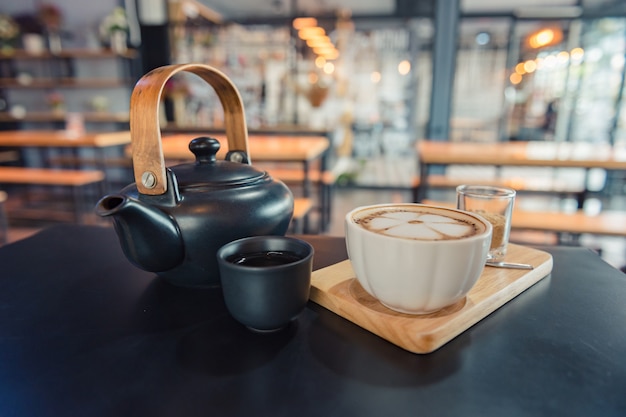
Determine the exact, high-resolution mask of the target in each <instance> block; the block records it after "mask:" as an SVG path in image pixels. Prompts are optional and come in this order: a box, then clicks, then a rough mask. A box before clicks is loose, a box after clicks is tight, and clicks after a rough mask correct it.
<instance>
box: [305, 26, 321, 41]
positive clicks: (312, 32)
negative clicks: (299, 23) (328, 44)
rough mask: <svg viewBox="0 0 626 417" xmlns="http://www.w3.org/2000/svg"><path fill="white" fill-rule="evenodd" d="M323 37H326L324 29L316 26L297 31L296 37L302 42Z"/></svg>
mask: <svg viewBox="0 0 626 417" xmlns="http://www.w3.org/2000/svg"><path fill="white" fill-rule="evenodd" d="M324 35H326V31H324V29H322V28H321V27H318V26H315V27H306V28H302V29H300V30H299V31H298V36H299V37H300V39H303V40H307V39H311V38H316V37H319V36H324Z"/></svg>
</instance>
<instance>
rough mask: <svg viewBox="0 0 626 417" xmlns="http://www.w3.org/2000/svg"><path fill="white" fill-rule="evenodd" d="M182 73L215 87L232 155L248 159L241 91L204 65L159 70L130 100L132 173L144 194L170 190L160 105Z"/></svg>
mask: <svg viewBox="0 0 626 417" xmlns="http://www.w3.org/2000/svg"><path fill="white" fill-rule="evenodd" d="M181 71H187V72H191V73H193V74H196V75H197V76H199V77H200V78H202V79H203V80H204V81H206V82H207V83H209V84H210V85H211V86H212V87H213V89H214V90H215V92H216V93H217V96H218V97H219V99H220V102H221V103H222V107H223V108H224V123H225V125H226V137H227V138H228V149H229V154H230V153H232V152H233V151H236V152H243V153H245V155H244V156H245V157H246V158H247V159H248V160H249V158H248V129H247V127H246V119H245V116H244V110H243V102H242V100H241V96H240V95H239V91H237V88H236V87H235V85H234V84H233V83H232V81H230V79H229V78H228V77H227V76H226V75H225V74H223V73H222V72H221V71H219V70H217V69H215V68H213V67H211V66H208V65H204V64H177V65H166V66H163V67H160V68H156V69H154V70H152V71H150V72H149V73H147V74H146V75H144V76H143V77H142V78H141V79H140V80H139V81H138V82H137V84H136V85H135V88H134V89H133V93H132V95H131V98H130V136H131V141H132V149H133V170H134V174H135V182H136V184H137V189H138V190H139V192H140V193H142V194H148V195H160V194H164V193H165V192H166V191H167V181H166V177H165V159H164V158H163V146H162V144H161V127H160V125H159V104H160V102H161V95H162V93H163V88H164V87H165V83H166V82H167V80H169V79H170V78H171V77H172V76H173V75H174V74H176V73H178V72H181ZM246 158H244V159H246Z"/></svg>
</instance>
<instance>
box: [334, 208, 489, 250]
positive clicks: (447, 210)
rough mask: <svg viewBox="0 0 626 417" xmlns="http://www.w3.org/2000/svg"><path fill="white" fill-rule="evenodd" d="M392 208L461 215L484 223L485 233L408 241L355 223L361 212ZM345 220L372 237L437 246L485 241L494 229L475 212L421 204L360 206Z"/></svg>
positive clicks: (349, 213) (347, 215)
mask: <svg viewBox="0 0 626 417" xmlns="http://www.w3.org/2000/svg"><path fill="white" fill-rule="evenodd" d="M390 207H424V208H432V209H435V210H443V211H446V212H452V213H461V214H463V215H466V216H468V217H471V218H473V219H476V220H477V221H479V222H480V223H482V224H483V226H484V231H482V232H479V233H476V234H475V235H472V236H466V237H461V238H459V239H453V240H428V239H424V240H422V239H408V238H403V237H395V236H388V235H384V234H381V233H376V232H373V231H371V230H368V229H366V228H364V227H360V226H359V225H358V224H356V222H354V221H353V219H354V215H355V214H356V213H358V212H360V211H366V210H368V211H369V210H376V209H384V208H390ZM345 219H346V222H347V223H348V224H350V225H351V226H354V227H359V229H360V230H363V231H364V232H366V233H371V234H372V235H375V236H379V237H381V238H386V239H393V240H397V239H402V240H405V241H408V242H415V243H428V244H436V243H446V244H451V243H453V242H467V241H471V240H477V239H483V238H484V237H485V236H487V235H490V234H491V233H492V229H493V226H492V225H491V223H490V222H489V221H488V220H487V219H485V218H484V217H482V216H481V215H479V214H477V213H473V212H470V211H466V210H460V209H457V208H451V207H444V206H437V205H434V204H421V203H384V204H372V205H365V206H359V207H356V208H354V209H352V210H350V211H349V212H348V213H347V214H346V216H345ZM346 232H347V231H346Z"/></svg>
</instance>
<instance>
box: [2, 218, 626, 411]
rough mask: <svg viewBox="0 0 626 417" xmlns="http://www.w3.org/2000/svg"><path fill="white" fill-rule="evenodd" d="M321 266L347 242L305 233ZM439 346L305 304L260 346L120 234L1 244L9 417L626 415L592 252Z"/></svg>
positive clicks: (622, 363) (68, 230)
mask: <svg viewBox="0 0 626 417" xmlns="http://www.w3.org/2000/svg"><path fill="white" fill-rule="evenodd" d="M304 238H305V239H307V240H309V241H310V242H311V243H312V244H313V245H314V246H315V248H316V256H315V268H319V267H321V266H323V265H326V264H332V263H335V262H338V261H340V260H342V259H345V257H346V252H345V245H344V242H343V239H342V238H332V237H323V236H306V237H304ZM542 249H544V250H547V251H549V252H550V253H551V254H552V255H553V257H554V268H553V271H552V274H551V275H550V276H549V277H547V278H545V279H543V280H541V281H540V282H539V283H537V284H536V285H534V286H533V287H531V288H530V289H528V290H527V291H525V292H524V293H522V294H520V295H519V296H518V297H516V298H515V299H513V300H512V301H510V302H509V303H507V304H505V305H504V306H503V307H502V308H500V309H499V310H497V311H495V312H494V313H492V314H491V315H489V316H488V317H486V318H485V319H483V320H482V321H481V322H479V323H478V324H476V325H475V326H473V327H472V328H470V329H469V330H467V331H466V332H464V333H463V334H461V335H459V336H458V337H457V338H455V339H453V340H452V341H451V342H449V343H448V344H446V345H444V346H443V347H441V348H440V349H439V350H437V351H435V352H433V353H430V354H427V355H416V354H413V353H409V352H407V351H405V350H402V349H401V348H399V347H397V346H395V345H392V344H390V343H388V342H386V341H384V340H383V339H381V338H378V337H376V336H374V335H373V334H371V333H369V332H367V331H365V330H363V329H361V328H359V327H358V326H356V325H354V324H352V323H350V322H349V321H347V320H344V319H342V318H340V317H339V316H337V315H335V314H333V313H331V312H330V311H328V310H326V309H324V308H322V307H320V306H318V305H316V304H313V303H309V306H308V307H307V309H305V311H304V312H303V314H302V315H300V316H299V317H298V319H297V320H296V321H295V322H293V323H292V325H291V326H290V327H289V328H287V329H286V330H285V331H283V332H279V333H274V334H257V333H253V332H250V331H248V330H246V329H245V328H243V327H242V326H241V325H239V324H238V323H236V322H235V321H234V320H233V319H232V318H231V317H230V316H229V314H228V313H227V311H226V309H225V307H224V304H223V302H222V299H221V293H220V291H219V289H212V290H198V289H185V288H178V287H173V286H171V285H169V284H167V283H165V282H163V281H162V280H161V279H159V278H157V277H155V276H154V275H153V274H151V273H148V272H144V271H140V270H138V269H136V268H135V267H133V266H132V265H131V264H130V263H129V262H128V261H127V260H126V259H125V258H124V256H123V254H122V252H121V250H120V248H119V245H118V242H117V238H116V236H115V233H114V231H113V230H112V229H111V228H108V227H100V226H73V225H63V226H55V227H51V228H48V229H45V230H44V231H42V232H40V233H38V234H36V235H34V236H33V237H30V238H28V239H25V240H22V241H19V242H16V243H13V244H11V245H8V246H5V247H3V248H0V268H1V269H0V271H1V272H0V274H1V275H0V308H1V311H2V314H1V315H0V359H1V362H0V384H1V385H2V390H0V415H6V416H70V415H71V416H90V417H94V416H112V415H114V416H127V415H128V416H131V415H132V416H170V415H172V416H186V417H192V416H207V415H213V416H250V415H272V416H294V415H298V416H415V415H423V416H428V415H433V416H446V415H454V416H474V415H475V416H507V417H509V416H533V417H534V416H555V415H562V416H590V415H598V416H603V417H606V416H624V415H626V395H624V393H625V391H624V390H625V387H626V360H625V358H626V332H625V331H624V323H626V307H625V306H626V276H625V275H624V274H622V273H621V272H619V271H618V270H616V269H614V268H612V267H611V266H609V265H608V264H606V263H604V262H603V261H602V260H601V259H600V258H599V257H598V256H597V255H596V254H595V253H593V252H591V251H588V250H586V249H583V248H572V247H549V248H542Z"/></svg>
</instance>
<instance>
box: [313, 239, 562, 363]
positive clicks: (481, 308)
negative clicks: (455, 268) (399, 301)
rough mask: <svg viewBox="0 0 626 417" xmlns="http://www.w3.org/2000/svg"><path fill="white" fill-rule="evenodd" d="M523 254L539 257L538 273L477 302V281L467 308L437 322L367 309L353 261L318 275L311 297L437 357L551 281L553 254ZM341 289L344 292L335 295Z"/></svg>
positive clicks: (399, 343) (387, 337) (395, 340)
mask: <svg viewBox="0 0 626 417" xmlns="http://www.w3.org/2000/svg"><path fill="white" fill-rule="evenodd" d="M512 246H517V245H512ZM517 250H518V251H519V250H523V251H524V252H527V253H528V254H532V255H533V256H537V255H539V257H540V258H541V262H538V263H533V266H534V269H533V270H532V271H528V272H524V273H522V274H521V275H519V277H518V278H515V279H513V281H512V282H510V283H509V284H507V285H506V286H504V287H502V288H500V289H498V290H494V291H492V293H491V294H489V296H487V297H484V298H482V299H480V300H478V302H476V303H475V302H474V300H473V299H472V296H473V291H475V289H476V288H477V286H478V283H477V285H476V286H475V287H474V288H473V289H472V291H470V293H469V294H468V296H467V297H466V299H465V300H464V301H463V302H464V303H465V304H464V305H462V306H461V307H460V308H457V310H458V311H455V312H453V313H451V314H448V315H445V316H443V318H442V317H434V318H433V315H425V316H411V315H407V314H402V313H397V312H394V311H391V310H388V309H385V310H386V311H385V312H384V314H381V313H380V312H378V311H375V310H372V309H370V308H367V307H366V306H364V305H362V304H361V303H359V302H358V301H356V300H355V299H354V297H352V296H351V295H350V294H349V291H348V290H347V289H346V287H348V286H349V285H350V283H349V281H350V280H356V278H354V272H353V271H352V267H351V265H350V261H349V260H345V261H342V262H338V263H336V264H334V265H330V266H328V267H325V268H322V269H319V270H316V271H314V272H313V275H312V279H311V294H310V299H311V301H313V302H315V303H316V304H319V305H321V306H322V307H324V308H326V309H328V310H330V311H332V312H333V313H335V314H337V315H339V316H341V317H343V318H345V319H347V320H349V321H351V322H353V323H354V324H356V325H358V326H359V327H362V328H364V329H365V330H368V331H369V332H371V333H373V334H376V335H377V336H379V337H381V338H383V339H385V340H387V341H389V342H391V343H393V344H395V345H397V346H399V347H401V348H403V349H405V350H407V351H409V352H412V353H418V354H425V353H431V352H433V351H435V350H437V349H438V348H440V347H441V346H443V345H445V344H446V343H448V342H449V341H450V340H452V339H454V338H455V337H456V336H458V335H459V334H461V333H463V332H464V331H465V330H467V329H469V328H470V327H472V326H473V325H474V324H476V323H478V322H479V321H480V320H482V319H484V318H485V317H487V316H488V315H490V314H491V313H493V312H494V311H496V310H497V309H499V308H500V307H502V306H503V305H504V304H506V303H508V302H509V301H510V300H512V299H513V298H515V297H517V296H518V295H519V294H521V293H522V292H524V291H525V290H526V289H528V288H530V287H531V286H533V285H534V284H536V283H537V282H539V281H541V280H542V279H544V278H545V277H547V276H548V275H549V274H550V272H551V271H552V266H553V260H552V255H550V254H549V253H547V252H544V251H540V250H538V249H533V248H524V247H520V246H517ZM512 261H516V260H512ZM516 271H517V272H516ZM507 273H509V274H512V273H517V274H520V272H519V270H502V271H501V272H500V274H507ZM482 278H483V277H481V279H482ZM479 281H480V280H479ZM357 285H358V284H357ZM337 289H339V293H334V290H337ZM331 290H333V293H331ZM380 307H382V306H380ZM382 308H384V307H382ZM470 313H471V314H470ZM435 316H436V314H435ZM427 321H432V322H433V323H429V324H428V326H426V325H424V323H426V322H427ZM390 323H391V324H390ZM417 323H420V324H417Z"/></svg>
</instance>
